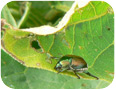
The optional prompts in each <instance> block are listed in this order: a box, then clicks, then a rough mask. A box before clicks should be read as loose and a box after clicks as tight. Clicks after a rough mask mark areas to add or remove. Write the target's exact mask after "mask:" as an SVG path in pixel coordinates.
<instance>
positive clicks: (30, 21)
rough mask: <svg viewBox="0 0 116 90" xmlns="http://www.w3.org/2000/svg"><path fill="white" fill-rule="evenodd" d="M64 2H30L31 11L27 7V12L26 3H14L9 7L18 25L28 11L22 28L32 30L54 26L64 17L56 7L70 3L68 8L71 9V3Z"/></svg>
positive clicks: (10, 3) (9, 4)
mask: <svg viewBox="0 0 116 90" xmlns="http://www.w3.org/2000/svg"><path fill="white" fill-rule="evenodd" d="M63 2H64V1H58V2H54V1H52V2H51V1H30V2H29V3H30V4H31V7H30V8H29V9H28V7H27V10H25V8H26V7H24V6H25V5H26V2H21V1H20V2H17V1H12V2H9V3H8V7H9V8H10V11H11V13H12V15H13V16H14V17H15V20H16V21H17V23H18V22H19V21H20V19H21V18H22V15H24V11H28V14H27V16H28V17H27V16H26V17H25V18H26V20H25V22H23V25H22V26H21V27H20V28H27V27H28V28H30V27H38V26H41V25H46V24H51V23H52V24H54V23H55V22H56V20H57V19H59V17H62V16H63V15H64V12H63V11H61V10H59V9H57V8H56V6H57V5H68V3H69V5H68V8H70V4H71V3H70V2H67V3H65V2H64V3H63Z"/></svg>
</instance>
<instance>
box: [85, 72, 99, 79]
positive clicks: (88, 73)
mask: <svg viewBox="0 0 116 90" xmlns="http://www.w3.org/2000/svg"><path fill="white" fill-rule="evenodd" d="M84 73H85V74H87V75H89V76H92V77H94V78H96V79H97V80H98V79H99V78H98V77H96V76H94V75H92V74H91V73H90V72H84Z"/></svg>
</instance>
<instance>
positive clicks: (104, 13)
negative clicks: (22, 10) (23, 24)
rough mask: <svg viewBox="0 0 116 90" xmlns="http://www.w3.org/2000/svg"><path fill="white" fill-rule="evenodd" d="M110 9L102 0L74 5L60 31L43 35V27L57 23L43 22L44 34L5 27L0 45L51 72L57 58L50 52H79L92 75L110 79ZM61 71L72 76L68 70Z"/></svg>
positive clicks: (20, 59) (85, 77)
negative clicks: (44, 23) (45, 24)
mask: <svg viewBox="0 0 116 90" xmlns="http://www.w3.org/2000/svg"><path fill="white" fill-rule="evenodd" d="M73 8H75V7H73ZM109 9H110V10H109ZM111 11H112V10H111V7H110V6H109V5H108V4H107V3H105V2H96V1H93V2H89V3H88V4H87V5H86V6H85V7H82V8H80V9H76V8H75V9H74V12H73V13H72V14H67V15H69V17H70V19H68V20H67V22H66V23H65V24H64V23H63V25H61V26H62V27H61V30H62V31H60V32H57V31H55V34H52V35H47V34H48V32H47V31H50V29H54V28H57V27H50V26H45V27H46V30H44V31H42V32H43V33H46V34H45V35H47V36H42V35H35V36H34V35H30V32H25V31H21V30H15V31H14V30H6V32H5V34H4V36H3V39H2V47H3V48H4V50H6V51H7V52H8V53H9V54H10V55H11V56H12V57H14V58H16V59H17V60H18V61H19V62H22V64H23V65H25V66H26V67H34V68H40V69H45V70H48V71H52V72H56V71H55V70H54V66H55V65H56V63H57V61H58V60H55V59H50V58H49V57H50V56H53V57H61V56H63V55H66V54H73V55H77V56H81V57H83V58H84V59H85V61H86V62H87V64H88V67H89V68H88V69H89V71H90V72H91V73H92V74H93V75H96V76H97V77H99V78H100V79H101V80H104V81H108V82H111V81H112V80H113V72H114V14H113V13H112V12H111ZM65 20H66V19H65ZM60 24H62V23H60V22H59V25H60ZM64 26H65V27H64ZM42 27H44V26H42ZM44 29H45V28H44ZM31 30H32V31H36V30H35V29H31ZM59 30H60V29H59ZM52 31H53V30H52ZM56 32H57V33H56ZM32 33H33V32H32ZM33 41H37V42H36V44H37V45H38V46H39V49H38V48H36V47H35V46H33ZM62 74H64V75H69V76H73V77H76V76H75V75H74V73H72V72H64V73H62ZM79 75H80V76H81V77H83V78H84V79H94V78H91V77H89V76H87V75H85V74H83V73H80V74H79Z"/></svg>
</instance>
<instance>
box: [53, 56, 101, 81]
mask: <svg viewBox="0 0 116 90" xmlns="http://www.w3.org/2000/svg"><path fill="white" fill-rule="evenodd" d="M54 69H55V70H57V71H58V73H60V72H63V71H66V70H71V71H73V72H74V74H75V75H76V76H77V77H78V79H80V76H79V75H78V74H77V72H78V73H85V74H87V75H89V76H92V77H94V78H96V79H97V80H98V79H99V78H98V77H96V76H94V75H92V74H91V73H90V72H88V71H87V70H88V65H87V63H86V62H85V60H84V59H83V58H82V57H80V56H76V55H65V56H63V57H61V58H60V60H59V61H58V62H57V64H56V66H55V67H54Z"/></svg>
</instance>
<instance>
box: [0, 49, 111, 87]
mask: <svg viewBox="0 0 116 90" xmlns="http://www.w3.org/2000/svg"><path fill="white" fill-rule="evenodd" d="M1 53H2V54H1V58H2V62H1V66H2V68H1V74H2V75H1V77H2V80H3V82H4V83H5V84H6V85H7V86H8V87H10V88H15V89H56V88H59V89H74V88H82V89H90V88H91V89H92V88H93V89H95V88H104V87H106V86H108V85H109V83H108V82H105V81H102V80H84V79H80V80H78V79H75V78H72V77H69V76H64V75H61V74H55V73H53V72H49V71H47V70H42V69H35V68H27V67H25V66H23V65H21V64H20V63H18V62H17V61H16V60H14V59H13V58H12V57H11V56H9V55H8V54H6V53H5V52H4V51H3V50H2V51H1Z"/></svg>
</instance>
